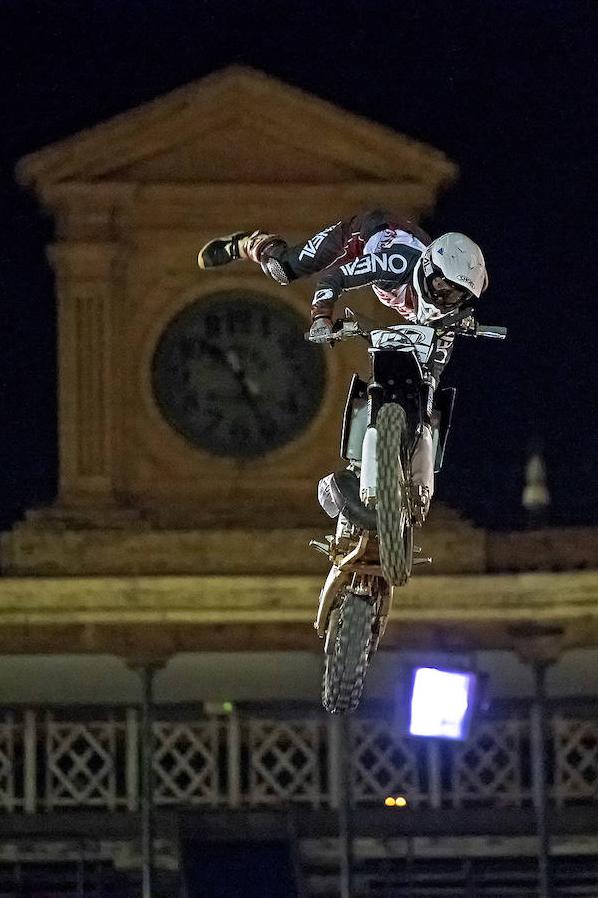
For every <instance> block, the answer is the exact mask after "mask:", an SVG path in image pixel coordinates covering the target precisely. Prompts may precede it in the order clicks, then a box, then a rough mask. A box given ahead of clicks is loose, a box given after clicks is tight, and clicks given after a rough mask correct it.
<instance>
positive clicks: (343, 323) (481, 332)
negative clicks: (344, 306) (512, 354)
mask: <svg viewBox="0 0 598 898" xmlns="http://www.w3.org/2000/svg"><path fill="white" fill-rule="evenodd" d="M438 323H439V324H440V322H438ZM405 326H406V327H409V326H410V323H409V322H408V321H406V322H405ZM432 326H433V325H432ZM374 329H375V330H387V328H384V327H382V326H380V327H377V326H376V325H375V324H374V322H373V321H372V322H370V321H369V320H368V326H363V325H362V324H361V323H360V322H359V321H358V320H357V319H356V318H354V317H351V318H337V320H336V321H335V322H334V325H333V327H332V333H331V334H330V337H329V338H328V339H327V340H326V342H327V343H328V344H329V346H332V345H334V343H336V342H338V341H339V340H345V339H347V338H348V337H365V338H366V339H367V337H368V336H369V331H370V330H374ZM439 330H440V328H439ZM448 330H452V331H454V332H455V333H456V334H458V335H460V336H465V337H490V338H492V339H493V340H504V339H505V338H506V336H507V328H506V327H501V326H500V325H496V324H478V323H477V321H476V320H475V319H474V318H473V317H471V316H470V317H469V318H465V319H463V321H462V322H458V323H455V324H454V325H453V326H452V327H451V328H447V331H448ZM304 338H305V339H306V340H307V341H309V331H307V332H306V333H305V334H304Z"/></svg>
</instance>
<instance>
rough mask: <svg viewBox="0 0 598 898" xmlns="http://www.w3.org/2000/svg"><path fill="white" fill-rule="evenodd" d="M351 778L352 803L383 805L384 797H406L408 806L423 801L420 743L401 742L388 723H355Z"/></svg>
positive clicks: (372, 721)
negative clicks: (379, 803) (370, 802)
mask: <svg viewBox="0 0 598 898" xmlns="http://www.w3.org/2000/svg"><path fill="white" fill-rule="evenodd" d="M352 735H353V740H352V749H353V752H352V761H353V763H352V768H353V769H352V775H353V795H354V800H355V801H362V802H366V801H376V802H382V801H383V800H384V798H385V797H386V796H389V795H391V796H396V795H403V796H405V797H406V798H407V799H408V801H409V803H410V804H417V803H418V802H420V801H421V799H422V788H421V782H420V766H421V765H420V763H419V761H418V747H419V748H420V749H421V748H424V750H425V745H424V744H423V743H419V746H418V743H417V742H415V741H414V740H413V739H411V740H409V739H407V738H401V736H399V735H398V734H397V733H396V727H395V728H393V727H392V726H391V725H390V724H389V723H387V722H385V721H379V720H361V719H359V718H356V719H354V721H353V725H352Z"/></svg>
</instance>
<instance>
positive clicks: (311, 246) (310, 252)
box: [299, 221, 340, 259]
mask: <svg viewBox="0 0 598 898" xmlns="http://www.w3.org/2000/svg"><path fill="white" fill-rule="evenodd" d="M339 224H340V221H338V222H337V223H336V224H333V225H330V227H329V228H324V230H323V231H320V233H319V234H316V236H315V237H312V238H311V240H308V241H307V243H306V244H305V246H304V247H303V249H302V250H301V252H300V253H299V258H300V259H302V258H303V257H304V256H307V258H308V259H313V257H314V256H315V254H316V253H317V251H318V247H319V245H320V244H321V243H323V242H324V240H325V239H326V236H327V235H328V234H329V233H330V232H331V231H334V229H335V228H336V226H337V225H339Z"/></svg>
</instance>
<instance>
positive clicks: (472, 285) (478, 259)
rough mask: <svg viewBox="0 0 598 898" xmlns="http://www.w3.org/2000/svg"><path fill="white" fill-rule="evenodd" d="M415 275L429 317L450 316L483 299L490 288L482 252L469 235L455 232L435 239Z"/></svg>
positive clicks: (418, 292)
mask: <svg viewBox="0 0 598 898" xmlns="http://www.w3.org/2000/svg"><path fill="white" fill-rule="evenodd" d="M413 274H414V277H413V282H414V286H415V290H416V292H417V294H418V298H419V300H420V304H421V305H422V307H423V308H422V311H424V312H425V313H426V315H425V317H427V318H432V317H440V316H442V315H446V314H447V312H450V311H452V310H453V309H455V308H457V307H458V306H460V305H463V304H464V303H466V302H467V301H468V300H473V299H479V298H480V296H481V295H482V293H483V292H484V290H485V289H486V287H487V286H488V275H487V273H486V263H485V262H484V256H483V255H482V250H481V249H480V247H479V246H478V245H477V243H474V242H473V240H470V239H469V237H466V236H465V234H456V233H452V232H451V233H448V234H443V235H442V236H441V237H437V238H436V240H433V241H432V243H431V244H430V245H429V246H428V247H426V249H425V250H424V251H423V253H422V255H421V258H420V259H419V261H418V262H417V265H416V266H415V269H414V272H413Z"/></svg>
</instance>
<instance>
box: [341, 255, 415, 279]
mask: <svg viewBox="0 0 598 898" xmlns="http://www.w3.org/2000/svg"><path fill="white" fill-rule="evenodd" d="M407 265H408V262H407V259H406V258H405V256H402V255H401V254H400V253H392V254H391V255H389V254H388V253H370V254H369V255H367V256H361V258H359V259H354V260H353V262H347V264H346V265H341V271H342V273H343V274H348V275H352V274H376V273H377V272H378V271H386V272H389V271H392V273H393V274H403V273H404V272H405V271H407Z"/></svg>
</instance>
